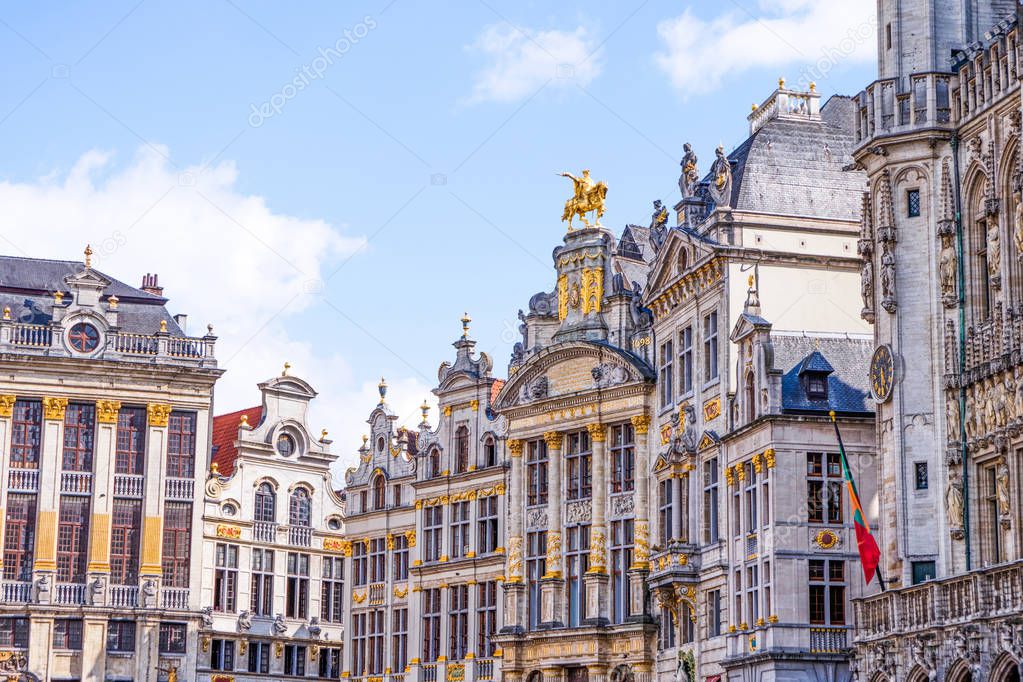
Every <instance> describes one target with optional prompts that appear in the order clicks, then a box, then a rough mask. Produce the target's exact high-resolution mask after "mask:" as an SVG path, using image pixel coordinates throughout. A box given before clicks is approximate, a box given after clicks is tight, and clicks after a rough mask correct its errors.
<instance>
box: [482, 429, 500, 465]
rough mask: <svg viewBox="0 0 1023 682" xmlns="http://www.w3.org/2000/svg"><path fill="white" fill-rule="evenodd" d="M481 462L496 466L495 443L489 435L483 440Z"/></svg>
mask: <svg viewBox="0 0 1023 682" xmlns="http://www.w3.org/2000/svg"><path fill="white" fill-rule="evenodd" d="M483 462H484V464H483V466H488V467H496V466H497V444H496V443H494V439H493V438H491V437H490V436H487V439H486V440H485V441H483Z"/></svg>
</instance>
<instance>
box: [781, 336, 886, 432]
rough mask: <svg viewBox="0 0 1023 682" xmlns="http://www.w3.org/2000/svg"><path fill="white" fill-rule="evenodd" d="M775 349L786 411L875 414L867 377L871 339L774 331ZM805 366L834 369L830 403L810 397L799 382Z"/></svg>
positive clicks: (814, 368)
mask: <svg viewBox="0 0 1023 682" xmlns="http://www.w3.org/2000/svg"><path fill="white" fill-rule="evenodd" d="M771 346H772V349H773V351H774V367H775V368H776V369H778V370H781V371H782V372H783V375H782V388H781V393H782V411H783V412H790V413H791V412H820V413H824V414H826V413H827V412H828V411H829V410H834V411H835V412H839V413H844V414H863V415H870V414H873V413H874V406H873V402H872V399H871V397H870V382H869V380H868V376H867V373H868V368H869V365H870V355H871V353H872V352H873V350H874V348H873V340H872V339H871V338H870V337H869V336H866V335H851V334H850V335H848V336H845V335H837V334H833V335H827V334H821V335H813V334H812V333H805V334H804V333H793V332H777V331H775V332H771ZM804 365H808V366H809V367H810V371H814V370H816V371H827V369H826V368H829V367H830V368H832V369H833V370H834V371H833V372H832V373H831V374H829V375H828V399H827V400H810V399H808V398H807V397H806V393H805V392H804V391H803V386H802V384H801V383H800V381H799V374H800V372H801V371H804Z"/></svg>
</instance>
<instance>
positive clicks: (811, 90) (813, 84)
mask: <svg viewBox="0 0 1023 682" xmlns="http://www.w3.org/2000/svg"><path fill="white" fill-rule="evenodd" d="M810 92H817V84H816V83H814V82H813V81H810Z"/></svg>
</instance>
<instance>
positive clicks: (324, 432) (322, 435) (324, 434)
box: [320, 429, 327, 442]
mask: <svg viewBox="0 0 1023 682" xmlns="http://www.w3.org/2000/svg"><path fill="white" fill-rule="evenodd" d="M325 440H327V429H323V430H322V431H320V442H323V441H325Z"/></svg>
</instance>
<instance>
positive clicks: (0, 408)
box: [0, 395, 18, 417]
mask: <svg viewBox="0 0 1023 682" xmlns="http://www.w3.org/2000/svg"><path fill="white" fill-rule="evenodd" d="M17 399H18V397H17V396H14V395H0V417H10V416H11V415H13V414H14V401H16V400H17Z"/></svg>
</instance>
